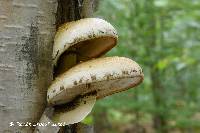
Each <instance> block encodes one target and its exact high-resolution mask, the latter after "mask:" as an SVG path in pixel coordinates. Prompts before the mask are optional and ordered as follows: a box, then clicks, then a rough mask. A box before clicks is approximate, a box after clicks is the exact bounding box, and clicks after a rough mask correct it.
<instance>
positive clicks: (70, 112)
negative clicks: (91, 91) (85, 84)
mask: <svg viewBox="0 0 200 133" xmlns="http://www.w3.org/2000/svg"><path fill="white" fill-rule="evenodd" d="M95 102H96V95H85V96H82V97H80V98H77V99H76V100H74V101H73V102H72V103H70V105H69V104H67V105H66V106H65V105H63V106H60V107H59V106H55V112H54V115H53V118H52V121H54V122H56V123H63V125H69V124H74V123H78V122H80V121H82V120H83V119H84V118H85V117H86V116H87V115H88V114H89V113H90V112H91V110H92V108H93V106H94V104H95Z"/></svg>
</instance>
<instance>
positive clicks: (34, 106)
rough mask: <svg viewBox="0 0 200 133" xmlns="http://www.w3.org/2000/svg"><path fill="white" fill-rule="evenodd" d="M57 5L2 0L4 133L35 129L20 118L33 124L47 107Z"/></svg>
mask: <svg viewBox="0 0 200 133" xmlns="http://www.w3.org/2000/svg"><path fill="white" fill-rule="evenodd" d="M55 9H56V1H55V0H1V1H0V118H1V122H0V132H1V133H5V132H17V133H30V132H32V130H33V128H34V127H33V126H25V125H23V126H20V125H18V124H19V123H17V122H20V123H21V122H23V123H26V122H31V123H32V124H33V123H34V122H37V121H38V120H39V119H40V117H41V114H42V112H43V111H44V108H45V105H46V90H47V87H48V86H49V84H50V83H51V81H52V65H51V64H52V63H51V62H52V57H51V55H52V44H53V38H54V30H55V26H54V23H55ZM10 122H13V123H10ZM10 124H11V125H12V126H10ZM13 124H14V126H13Z"/></svg>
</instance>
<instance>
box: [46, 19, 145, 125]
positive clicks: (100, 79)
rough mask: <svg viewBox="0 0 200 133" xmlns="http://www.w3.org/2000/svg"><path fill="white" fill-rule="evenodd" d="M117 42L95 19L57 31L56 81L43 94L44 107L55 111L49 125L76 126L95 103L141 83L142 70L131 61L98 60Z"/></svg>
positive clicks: (106, 26) (113, 33)
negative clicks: (49, 107)
mask: <svg viewBox="0 0 200 133" xmlns="http://www.w3.org/2000/svg"><path fill="white" fill-rule="evenodd" d="M117 40H118V35H117V31H116V30H115V28H114V27H113V26H112V25H111V24H110V23H108V22H106V21H105V20H102V19H99V18H86V19H81V20H78V21H73V22H69V23H66V24H64V25H62V26H61V27H60V28H59V29H58V31H57V33H56V35H55V39H54V46H53V64H54V67H55V68H56V72H55V73H54V75H55V76H56V78H55V79H54V81H53V82H52V84H51V85H50V87H49V88H48V92H47V101H48V104H49V105H50V106H53V107H55V111H54V114H53V117H52V121H53V122H64V123H66V125H68V124H74V123H78V122H80V121H81V120H83V119H84V118H85V117H86V116H87V115H88V114H89V113H90V112H91V110H92V108H93V106H94V104H95V102H96V100H97V99H101V98H103V97H105V96H109V95H111V94H114V93H117V92H121V91H124V90H127V89H129V88H133V87H135V86H136V85H138V84H140V83H141V82H142V80H143V77H144V75H143V73H142V69H141V67H140V66H139V65H138V64H137V63H136V62H134V61H133V60H131V59H128V58H125V57H117V56H115V57H101V56H102V55H104V54H105V53H106V52H108V51H109V50H111V49H112V48H113V47H114V46H115V45H116V44H117ZM74 55H75V56H74ZM98 57H99V58H98ZM72 58H76V59H72ZM74 60H75V61H76V62H79V63H78V64H76V62H75V63H74ZM73 64H76V65H73Z"/></svg>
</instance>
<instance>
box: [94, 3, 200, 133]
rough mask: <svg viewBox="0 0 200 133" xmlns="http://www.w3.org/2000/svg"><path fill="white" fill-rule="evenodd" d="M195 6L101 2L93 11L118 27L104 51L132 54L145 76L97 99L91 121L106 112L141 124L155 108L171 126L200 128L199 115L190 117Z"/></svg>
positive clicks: (199, 74)
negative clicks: (134, 84) (114, 39)
mask: <svg viewBox="0 0 200 133" xmlns="http://www.w3.org/2000/svg"><path fill="white" fill-rule="evenodd" d="M199 9H200V0H181V1H180V0H102V1H101V2H100V5H99V10H98V12H97V14H96V16H98V17H102V18H104V19H106V20H107V21H109V22H110V23H111V24H113V25H114V26H115V27H116V29H117V31H118V33H119V42H118V45H117V47H115V48H114V49H112V50H111V52H109V53H108V56H113V55H117V56H125V57H129V58H132V59H133V60H135V61H136V62H138V63H139V64H140V65H141V67H142V68H143V70H144V74H145V80H144V82H143V84H142V85H140V86H138V87H137V88H135V89H131V90H128V91H126V92H123V93H119V94H115V95H114V96H110V97H107V98H105V99H103V100H101V101H98V103H97V105H96V107H95V111H94V114H96V115H94V116H95V117H94V122H95V119H97V118H96V117H98V114H100V113H102V112H106V113H107V117H108V119H109V121H108V123H109V122H111V123H112V124H114V123H115V122H116V123H118V125H119V126H120V124H121V125H123V123H133V125H134V124H137V123H140V124H141V125H145V123H150V124H152V123H153V117H155V116H156V114H159V115H160V116H163V118H164V119H165V120H166V121H167V124H166V125H165V126H166V127H168V128H169V129H171V130H172V129H173V128H179V129H181V131H188V128H190V129H193V130H194V131H196V130H195V129H199V128H200V124H199V121H200V118H197V120H194V117H195V115H196V114H198V113H200V106H199V103H200V95H199V94H200V82H199V81H200V63H199V62H200V36H199V35H200V23H199V22H200V10H199ZM98 119H101V118H98ZM102 119H104V118H102ZM172 121H173V122H172ZM171 123H173V124H171ZM98 124H101V123H98ZM144 127H145V126H144ZM109 130H112V131H113V130H114V129H109Z"/></svg>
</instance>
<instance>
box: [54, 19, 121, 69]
mask: <svg viewBox="0 0 200 133" xmlns="http://www.w3.org/2000/svg"><path fill="white" fill-rule="evenodd" d="M117 38H118V36H117V31H116V30H115V28H114V27H113V26H112V25H111V24H110V23H108V22H107V21H105V20H103V19H99V18H85V19H81V20H77V21H73V22H68V23H65V24H63V25H62V26H61V27H60V28H59V29H58V31H57V33H56V35H55V39H54V45H53V63H54V65H56V64H57V61H58V59H59V58H60V56H61V55H62V54H63V53H64V52H65V54H68V53H71V52H74V53H76V54H77V56H78V59H79V60H82V61H84V60H88V59H91V58H95V57H99V56H101V55H102V54H104V53H106V52H107V51H108V50H110V49H111V48H112V47H114V46H115V45H116V43H117ZM70 48H74V49H73V50H72V49H70Z"/></svg>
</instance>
